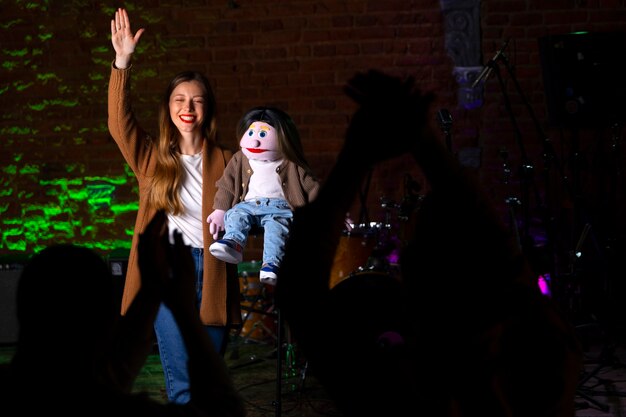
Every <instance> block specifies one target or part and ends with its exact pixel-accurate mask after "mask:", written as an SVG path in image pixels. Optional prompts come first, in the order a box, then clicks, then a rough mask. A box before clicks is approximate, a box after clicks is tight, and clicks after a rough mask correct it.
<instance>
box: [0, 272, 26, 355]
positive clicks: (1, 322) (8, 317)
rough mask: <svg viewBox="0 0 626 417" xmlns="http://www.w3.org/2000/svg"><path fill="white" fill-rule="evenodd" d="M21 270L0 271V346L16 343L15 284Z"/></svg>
mask: <svg viewBox="0 0 626 417" xmlns="http://www.w3.org/2000/svg"><path fill="white" fill-rule="evenodd" d="M21 274H22V269H21V268H4V269H0V344H2V345H12V344H15V343H16V342H17V330H18V325H17V309H16V302H15V301H16V298H17V282H18V281H19V278H20V275H21Z"/></svg>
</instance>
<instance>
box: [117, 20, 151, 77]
mask: <svg viewBox="0 0 626 417" xmlns="http://www.w3.org/2000/svg"><path fill="white" fill-rule="evenodd" d="M144 30H145V29H143V28H142V29H138V30H137V33H135V34H134V35H133V32H132V30H131V28H130V19H129V18H128V13H127V12H126V10H125V9H122V8H119V9H117V11H116V12H115V19H112V20H111V43H112V44H113V49H115V66H116V67H117V68H120V69H124V68H127V67H128V66H129V64H130V57H131V56H132V54H133V52H135V48H136V47H137V44H138V43H139V38H141V35H142V34H143V32H144Z"/></svg>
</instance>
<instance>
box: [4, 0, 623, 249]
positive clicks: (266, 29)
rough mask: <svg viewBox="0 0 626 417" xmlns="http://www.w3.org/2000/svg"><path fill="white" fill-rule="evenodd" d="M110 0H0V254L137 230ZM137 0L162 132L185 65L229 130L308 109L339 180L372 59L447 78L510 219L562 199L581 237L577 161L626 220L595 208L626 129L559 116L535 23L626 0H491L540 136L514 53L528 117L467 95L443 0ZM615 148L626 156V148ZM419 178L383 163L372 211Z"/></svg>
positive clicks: (308, 123) (370, 200)
mask: <svg viewBox="0 0 626 417" xmlns="http://www.w3.org/2000/svg"><path fill="white" fill-rule="evenodd" d="M105 3H108V2H95V1H93V2H81V3H80V4H78V3H75V2H60V1H44V2H37V3H26V2H17V1H16V2H2V3H0V16H1V18H0V20H1V21H2V25H0V44H1V45H2V48H0V53H1V54H2V62H3V66H2V68H0V74H1V75H0V83H1V88H0V108H1V110H2V112H1V116H0V146H1V150H0V160H1V161H2V163H1V166H2V171H1V174H0V178H1V180H0V181H1V182H2V186H1V187H0V216H1V220H0V228H1V230H2V241H0V255H6V256H16V255H20V254H28V253H31V252H32V251H34V250H36V249H38V248H40V247H42V246H45V245H47V244H49V243H52V242H58V241H74V242H79V243H84V244H86V245H88V246H91V247H94V248H95V249H96V250H99V251H102V252H103V253H108V252H110V251H112V250H113V249H114V248H122V249H123V248H125V247H127V245H128V243H129V241H130V234H131V233H132V226H133V220H134V212H135V210H136V206H135V201H136V194H135V193H136V187H135V183H134V179H133V177H132V174H131V173H130V172H129V171H128V169H127V168H126V167H125V164H124V162H123V160H122V158H121V156H120V154H119V152H118V150H117V148H116V146H115V144H114V143H113V141H112V140H111V138H110V137H109V136H108V133H107V129H106V87H107V82H108V73H109V65H110V63H111V61H112V59H113V56H114V54H113V52H112V47H111V46H110V41H109V36H110V26H109V22H110V19H111V18H112V16H113V14H114V10H115V9H114V7H117V3H111V4H105ZM125 5H126V6H125V7H127V9H128V10H129V12H130V16H131V19H132V25H133V28H134V29H137V28H139V27H145V28H146V29H147V30H146V33H145V34H144V36H143V38H142V40H141V44H140V50H139V51H138V53H137V54H136V58H135V61H134V65H135V69H134V85H133V87H134V92H135V107H136V111H137V114H138V116H139V117H140V119H141V120H143V123H144V126H145V127H146V128H148V130H152V131H156V129H155V124H156V122H155V117H156V115H155V111H156V104H157V102H158V98H159V95H160V94H161V92H162V90H163V88H164V87H165V85H166V83H167V81H168V80H169V79H170V77H171V76H172V75H173V74H174V73H176V72H177V71H179V70H182V69H197V70H201V71H203V72H205V73H206V74H208V76H209V78H210V80H211V82H212V83H213V86H214V88H215V92H216V96H217V101H218V105H219V107H218V116H219V135H220V140H221V141H223V142H224V143H225V144H227V145H228V146H230V147H233V148H235V147H236V145H237V140H236V139H235V138H234V137H233V130H234V125H235V123H236V121H237V119H238V118H239V117H240V116H241V115H242V114H243V113H244V112H245V111H246V110H247V109H248V108H249V107H251V106H254V105H259V104H273V105H277V106H280V107H282V108H284V109H285V110H286V111H288V112H289V113H290V114H291V115H292V117H293V118H294V120H295V121H296V123H297V125H298V126H299V128H300V130H301V133H302V139H303V143H304V147H305V151H306V154H307V157H308V159H309V162H310V164H311V165H312V166H313V168H314V169H315V170H316V172H317V173H318V174H319V176H320V178H322V179H324V178H325V176H326V175H327V173H328V172H329V169H330V167H331V166H332V164H333V162H334V159H335V156H336V154H337V151H338V150H339V148H340V146H341V143H342V137H343V134H344V131H345V128H346V126H347V123H348V121H349V118H350V115H351V114H352V112H353V110H354V105H353V104H352V102H350V101H349V100H348V99H347V98H346V96H345V95H344V94H343V92H342V86H343V85H344V83H345V81H346V80H347V79H349V78H350V77H351V76H352V75H353V74H354V73H355V72H356V71H365V70H367V69H370V68H376V69H379V70H382V71H385V72H388V73H391V74H396V75H399V76H406V75H411V76H414V77H415V78H416V79H417V82H418V83H419V85H420V86H421V88H422V89H423V90H426V91H433V92H435V93H436V95H437V100H436V102H435V104H434V105H433V113H434V112H435V111H436V110H437V109H439V108H448V109H450V111H451V112H452V114H453V120H454V123H453V130H452V143H453V148H454V151H455V152H458V153H463V151H464V150H480V153H481V156H480V159H479V161H478V162H479V167H478V168H476V171H477V174H478V175H479V176H480V178H481V180H482V181H484V183H485V185H486V187H488V189H489V190H490V192H491V194H492V196H493V198H494V201H496V202H497V203H498V204H499V205H500V206H501V211H502V213H503V217H505V218H506V215H507V205H506V204H504V202H505V201H506V199H507V198H509V197H515V198H518V199H520V200H521V202H522V203H523V204H522V208H524V207H528V211H527V212H521V210H518V209H517V208H516V213H515V216H516V217H517V218H518V219H521V220H522V222H523V226H524V227H526V226H532V227H533V228H537V229H540V230H539V233H540V232H541V231H542V230H543V229H545V227H544V224H542V221H543V219H544V218H545V217H544V216H543V214H544V213H545V211H541V210H538V206H540V205H541V204H540V203H545V204H548V205H549V208H548V210H547V212H548V213H549V215H550V216H554V217H556V218H557V219H558V221H559V222H561V223H562V224H559V225H557V227H558V229H559V233H560V234H561V235H565V237H564V239H563V240H564V241H565V243H564V245H565V246H567V245H569V244H571V243H572V241H575V240H576V238H577V237H578V230H579V229H578V227H579V226H578V223H579V222H577V221H576V219H572V218H573V217H575V216H576V214H577V213H575V208H576V204H574V202H572V201H571V199H570V198H569V190H568V186H569V184H565V185H564V181H563V176H562V172H565V174H567V176H568V178H569V177H570V176H571V175H572V173H574V174H577V175H578V174H581V176H582V179H581V181H580V184H581V187H579V190H576V191H577V193H578V191H580V193H579V194H581V195H582V198H583V199H584V202H585V204H587V203H590V206H591V208H592V209H593V210H594V211H593V214H594V215H596V216H598V218H599V219H600V220H602V221H605V222H607V223H606V224H602V225H601V227H599V229H601V230H603V231H606V232H607V234H608V231H609V230H613V229H615V227H613V226H614V225H616V223H608V219H611V221H619V222H620V223H617V225H618V227H617V229H618V230H621V227H622V224H623V220H618V219H616V217H617V216H615V212H614V210H613V209H615V208H617V207H620V206H619V205H615V204H613V205H611V204H609V205H607V204H603V205H602V207H600V208H599V207H597V203H598V201H600V202H604V203H606V202H607V201H609V200H611V199H612V196H613V195H614V194H612V193H611V190H612V189H611V188H610V187H614V186H616V184H613V183H611V184H612V185H611V184H608V183H607V181H608V180H611V181H613V180H614V179H615V178H617V177H616V176H615V175H613V174H614V173H613V172H611V171H610V169H609V168H610V167H611V164H610V163H609V162H610V161H612V159H611V158H612V157H613V156H614V155H615V154H616V153H615V152H613V153H611V149H614V148H612V147H611V143H612V139H614V138H616V137H619V139H621V129H619V131H618V132H617V136H616V135H613V133H615V132H613V131H610V130H609V129H607V128H605V127H603V126H602V127H598V128H593V129H581V130H579V129H575V130H576V131H575V132H573V130H572V129H568V128H555V127H553V126H550V124H549V123H548V112H547V108H546V97H545V93H544V83H543V79H542V66H541V59H540V54H539V49H538V39H539V38H540V37H542V36H545V35H550V34H552V35H558V34H565V33H569V32H572V31H579V30H586V31H617V30H624V23H623V22H625V21H626V6H625V4H624V1H616V0H613V1H611V0H603V1H601V0H593V1H583V0H578V1H574V0H568V1H565V0H560V1H540V0H536V1H531V0H513V1H511V0H507V1H502V0H499V1H484V2H483V4H482V6H481V25H482V28H481V30H482V50H483V55H484V62H486V61H487V60H488V59H489V58H490V57H491V56H492V55H493V53H494V52H495V51H496V50H497V49H498V48H499V47H500V45H501V44H502V42H503V40H504V39H506V38H510V39H511V41H510V44H509V46H508V49H507V57H508V58H509V60H510V64H511V67H512V69H513V73H514V74H515V78H516V79H517V80H518V81H519V85H520V88H521V90H522V91H523V94H524V95H525V96H526V97H527V100H528V103H529V105H530V107H531V108H532V111H533V112H534V113H535V114H536V117H537V120H538V122H539V126H540V128H541V129H542V130H543V131H544V132H545V136H546V137H547V138H549V141H546V140H545V139H546V138H543V137H539V135H538V134H537V127H536V126H535V125H534V123H533V120H532V118H531V117H529V114H528V111H527V110H526V108H525V107H524V103H523V101H522V100H521V98H520V97H519V95H518V94H517V92H516V90H515V88H514V83H513V78H512V77H511V76H510V74H508V72H507V71H506V69H505V68H502V70H501V72H502V75H503V79H504V82H505V85H506V89H505V91H507V92H508V94H509V95H510V100H511V105H512V109H513V112H514V114H515V118H516V123H517V125H518V126H519V131H516V130H515V129H514V127H513V123H512V120H511V117H510V115H509V114H508V113H507V111H506V109H505V106H504V100H503V96H504V95H503V94H502V91H501V89H500V87H499V84H498V82H497V80H496V78H495V77H492V78H491V79H490V80H488V81H487V83H486V84H485V93H484V105H483V106H482V107H481V108H479V109H474V110H465V109H463V108H460V107H459V106H458V105H457V103H456V90H457V87H458V85H457V83H456V81H455V79H454V77H453V76H452V69H453V68H452V67H453V63H452V62H451V59H450V57H449V56H448V54H447V52H446V50H445V46H444V27H443V25H442V15H441V11H440V6H439V2H437V1H432V0H431V1H421V2H417V1H408V0H395V1H384V2H383V1H375V2H373V1H366V0H345V1H319V0H316V1H313V0H311V1H309V0H297V1H279V2H277V1H275V0H267V1H266V0H228V1H227V0H221V1H190V2H183V3H182V4H181V3H180V2H169V1H157V0H152V1H141V2H139V1H136V2H133V1H130V2H126V3H125ZM432 120H433V121H434V120H435V119H434V116H433V118H432ZM435 129H437V127H435ZM574 133H577V135H575V134H574ZM546 143H550V145H551V146H554V149H555V155H556V156H558V158H559V159H558V160H557V161H556V163H554V162H552V163H551V166H548V167H546V166H544V164H543V160H544V158H543V154H544V153H545V149H546V148H545V145H546ZM613 143H615V141H614V140H613ZM574 144H575V145H576V147H577V148H578V149H580V152H578V155H579V157H580V158H581V159H582V160H584V163H585V164H582V165H579V166H584V169H577V170H576V171H573V170H572V165H571V163H570V162H571V160H570V159H571V158H570V157H571V154H572V153H573V152H572V150H573V149H574ZM381 146H384V141H382V140H381ZM574 150H576V149H574ZM524 153H525V154H526V155H525V156H526V157H527V160H526V161H524V158H523V156H524ZM503 155H507V156H508V160H507V161H508V163H509V165H510V168H511V172H512V173H511V177H510V181H509V182H505V181H504V180H503V178H504V177H505V172H504V169H503V158H502V156H503ZM617 158H619V159H620V160H621V159H623V153H621V152H620V153H617ZM528 164H530V165H532V166H533V168H534V170H533V171H532V173H533V175H532V178H531V179H530V180H524V178H527V176H524V177H522V176H520V175H519V173H520V169H521V166H525V165H528ZM555 165H558V169H557V168H556V167H555ZM407 176H410V177H411V178H415V179H417V180H418V182H419V178H420V174H419V170H417V169H416V167H414V166H413V164H412V161H410V160H409V159H404V158H401V159H399V160H394V161H390V162H389V163H387V164H384V165H381V166H380V167H377V168H376V169H375V170H374V171H373V173H372V181H371V185H370V187H369V188H368V190H367V204H366V207H365V208H366V209H367V212H368V214H369V217H370V220H372V221H376V222H381V221H384V213H383V211H382V209H381V205H380V201H379V200H380V199H381V198H383V197H384V198H389V199H391V200H394V201H398V200H399V199H401V198H402V197H403V194H404V184H405V180H406V178H407ZM598 182H600V183H601V186H600V187H599V188H598V187H597V185H598ZM622 184H623V183H622ZM591 185H593V187H591ZM546 190H547V194H546ZM622 190H623V188H622ZM587 192H592V194H587ZM598 194H600V195H598ZM548 197H549V198H548ZM621 197H623V193H622V195H621ZM546 200H547V201H546ZM619 203H620V204H621V200H620V201H619ZM621 207H622V208H623V206H621ZM362 210H363V208H362V206H361V204H360V203H359V202H358V201H357V202H355V206H354V210H353V212H352V213H351V214H352V216H353V217H355V218H356V217H358V216H359V214H360V213H361V212H362ZM392 215H393V213H392ZM612 227H613V228H612ZM611 228H612V229H611ZM252 246H253V249H254V250H255V252H251V253H252V254H251V255H249V256H250V257H255V256H257V255H258V253H259V252H258V250H259V246H258V244H257V243H254V244H253V245H252Z"/></svg>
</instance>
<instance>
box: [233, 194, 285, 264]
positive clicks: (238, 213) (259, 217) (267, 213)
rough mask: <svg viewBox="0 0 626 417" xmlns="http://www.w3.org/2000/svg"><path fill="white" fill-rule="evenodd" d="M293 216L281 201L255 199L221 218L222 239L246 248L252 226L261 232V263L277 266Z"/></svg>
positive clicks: (236, 206) (281, 257) (280, 259)
mask: <svg viewBox="0 0 626 417" xmlns="http://www.w3.org/2000/svg"><path fill="white" fill-rule="evenodd" d="M292 218H293V212H292V211H291V208H290V207H289V204H288V203H287V201H285V200H283V199H281V198H257V199H255V200H247V201H242V202H241V203H237V204H235V205H234V206H233V207H232V208H231V209H230V210H228V211H227V212H226V214H225V215H224V229H225V230H226V233H224V237H223V239H231V240H234V241H235V242H237V243H239V244H240V245H241V246H246V241H247V240H248V233H249V232H250V229H252V227H253V226H257V227H259V226H260V227H262V228H263V263H266V264H267V263H271V264H274V265H277V266H278V265H280V261H282V259H283V255H284V252H285V240H286V239H287V235H288V234H289V226H290V225H291V219H292Z"/></svg>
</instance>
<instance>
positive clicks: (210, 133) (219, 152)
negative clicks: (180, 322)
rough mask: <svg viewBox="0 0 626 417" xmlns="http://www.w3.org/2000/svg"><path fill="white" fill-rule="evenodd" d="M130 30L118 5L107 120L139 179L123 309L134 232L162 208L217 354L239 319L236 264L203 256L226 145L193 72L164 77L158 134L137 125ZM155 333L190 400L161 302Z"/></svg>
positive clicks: (182, 354)
mask: <svg viewBox="0 0 626 417" xmlns="http://www.w3.org/2000/svg"><path fill="white" fill-rule="evenodd" d="M143 33H144V29H139V30H137V32H136V33H135V34H133V32H132V31H131V27H130V20H129V18H128V14H127V12H126V10H124V9H121V8H120V9H118V10H117V11H116V12H115V18H114V19H113V20H111V42H112V44H113V48H114V50H115V61H114V62H113V64H112V68H111V78H110V82H109V98H108V111H109V118H108V126H109V132H110V133H111V136H112V137H113V139H114V140H115V142H116V143H117V145H118V147H119V149H120V151H121V152H122V155H123V156H124V159H125V160H126V162H127V163H128V165H129V166H130V168H131V169H132V170H133V172H134V174H135V176H136V178H137V182H138V185H139V209H138V212H137V219H136V223H135V230H134V236H133V240H132V246H131V250H130V255H129V259H128V269H127V273H126V281H125V285H124V293H123V297H122V310H121V312H122V314H125V313H126V311H127V310H128V307H129V305H130V304H131V303H132V301H133V299H134V298H135V296H136V295H137V292H138V290H139V287H140V286H141V277H140V274H139V269H138V263H137V244H138V238H139V235H140V234H141V233H142V232H143V231H144V230H145V228H146V226H147V224H148V223H149V222H150V220H151V219H152V218H153V216H154V214H155V213H156V212H157V210H165V211H166V212H167V213H168V214H167V218H168V227H169V230H170V233H174V231H178V232H180V233H181V234H182V237H183V240H184V243H185V244H186V245H187V246H190V247H191V251H192V253H193V257H194V261H195V265H196V288H197V290H196V293H197V297H196V303H197V306H198V310H199V314H200V318H201V320H202V323H203V324H204V325H205V326H206V330H207V332H208V333H209V335H210V336H211V339H212V341H213V344H214V345H215V348H216V349H217V350H218V351H220V353H221V354H222V355H223V353H224V348H225V342H226V336H227V330H228V326H229V325H231V324H239V323H240V322H241V314H240V310H239V307H240V305H239V298H238V296H239V282H238V279H237V269H236V267H234V265H230V266H229V265H227V264H226V263H224V262H221V261H219V260H217V259H215V258H214V257H212V256H205V255H204V254H205V253H206V252H207V251H208V247H209V245H210V244H211V243H212V234H211V233H210V231H209V224H208V223H207V222H206V221H204V220H203V219H206V218H207V217H208V215H209V214H210V213H211V211H212V203H213V199H214V195H215V192H216V187H215V182H216V181H217V179H219V178H220V176H221V175H222V173H223V171H224V168H225V167H226V164H227V163H228V161H229V160H230V158H231V157H232V152H231V151H229V150H227V149H223V148H222V147H220V146H218V144H217V142H216V135H215V132H216V121H215V97H214V95H213V91H212V89H211V86H210V84H209V82H208V80H207V78H206V77H205V76H204V75H202V74H201V73H198V72H195V71H185V72H181V73H179V74H177V75H176V76H175V77H174V78H173V79H172V81H171V82H170V83H169V85H168V87H167V89H166V90H165V94H164V96H163V99H162V102H161V105H160V109H159V135H158V136H157V137H156V138H154V137H152V136H151V135H149V134H148V133H147V132H146V131H144V130H143V129H142V127H141V126H140V125H139V124H138V122H137V120H136V118H135V115H134V113H133V111H132V107H131V102H130V85H131V73H132V67H131V57H132V55H133V53H134V52H135V48H136V46H137V44H138V42H139V39H140V37H141V36H142V35H143ZM154 328H155V334H156V337H157V342H158V346H159V353H160V357H161V363H162V365H163V371H164V374H165V384H166V389H167V395H168V398H169V400H170V401H172V402H176V403H186V402H188V401H189V376H188V374H187V363H186V362H187V352H186V351H185V347H184V343H183V341H182V339H181V335H180V332H179V329H178V327H177V325H176V322H175V321H174V318H173V317H172V314H171V312H170V311H169V309H168V308H167V307H166V306H165V305H162V306H161V308H160V310H159V314H158V316H157V319H156V321H155V325H154Z"/></svg>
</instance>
